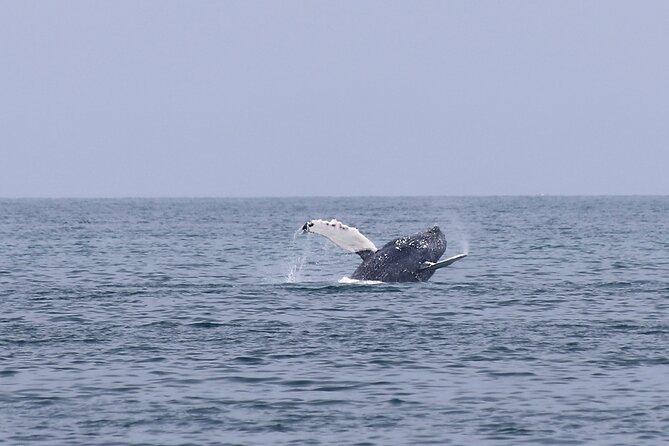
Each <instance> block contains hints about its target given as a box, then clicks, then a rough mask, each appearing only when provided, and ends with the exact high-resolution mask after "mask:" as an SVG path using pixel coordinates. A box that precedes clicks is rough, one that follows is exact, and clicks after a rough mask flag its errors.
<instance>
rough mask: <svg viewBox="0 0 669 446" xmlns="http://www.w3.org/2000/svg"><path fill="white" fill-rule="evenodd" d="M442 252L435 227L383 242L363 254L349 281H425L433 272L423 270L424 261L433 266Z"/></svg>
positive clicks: (443, 240) (441, 237) (442, 240)
mask: <svg viewBox="0 0 669 446" xmlns="http://www.w3.org/2000/svg"><path fill="white" fill-rule="evenodd" d="M444 251H446V236H445V235H444V233H443V232H441V229H439V227H438V226H433V227H432V228H430V229H428V230H427V231H423V232H417V233H416V234H412V235H409V236H407V237H400V238H398V239H395V240H393V241H391V242H388V243H386V244H385V245H384V246H383V247H382V248H381V249H379V250H378V251H376V252H374V253H370V252H369V251H367V252H368V253H369V254H368V255H365V254H364V253H359V254H360V256H361V257H363V259H364V260H363V262H362V264H361V265H360V266H359V267H358V268H357V269H356V270H355V271H354V272H353V274H352V275H351V279H356V280H377V281H381V282H425V281H427V280H429V279H430V277H432V274H434V270H424V269H422V268H423V267H424V262H433V263H436V262H437V261H439V258H441V256H442V255H443V254H444Z"/></svg>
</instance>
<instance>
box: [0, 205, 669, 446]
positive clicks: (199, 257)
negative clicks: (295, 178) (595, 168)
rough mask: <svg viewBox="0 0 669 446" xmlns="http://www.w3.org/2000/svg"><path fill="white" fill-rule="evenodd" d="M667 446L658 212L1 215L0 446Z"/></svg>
mask: <svg viewBox="0 0 669 446" xmlns="http://www.w3.org/2000/svg"><path fill="white" fill-rule="evenodd" d="M332 217H336V218H338V219H340V220H342V221H344V222H345V223H348V224H351V225H354V226H356V227H358V228H359V229H360V230H361V231H362V232H363V233H364V234H365V235H367V236H368V237H369V238H370V239H371V240H373V241H374V242H375V243H376V244H377V245H381V244H383V243H385V242H386V241H389V240H391V239H392V238H394V237H398V236H402V235H407V234H409V233H412V232H416V231H418V230H421V229H423V228H425V227H427V226H430V225H432V224H434V223H437V224H439V225H440V226H441V227H442V229H443V230H444V232H445V233H446V236H447V238H448V239H449V247H448V249H447V252H446V255H453V254H456V253H458V252H461V251H463V250H467V251H468V252H469V257H467V258H466V259H464V260H461V261H460V262H458V263H456V264H454V265H452V266H450V267H448V268H446V269H443V270H440V271H438V272H437V273H436V274H435V275H434V277H433V278H432V280H431V281H430V282H428V283H423V284H381V285H355V284H341V283H339V279H341V278H342V277H343V276H346V275H349V274H350V273H351V272H352V271H353V270H354V269H355V267H356V266H357V264H358V263H359V260H358V258H357V256H355V255H352V254H347V253H345V252H343V251H341V250H339V248H337V247H336V246H334V245H332V244H331V243H330V242H329V241H327V240H325V239H322V238H319V237H318V236H315V235H297V236H295V231H296V230H297V229H298V228H299V227H300V226H301V225H302V224H303V223H304V222H305V221H306V220H307V219H310V218H332ZM668 441H669V198H667V197H657V198H653V197H648V198H643V197H629V198H552V197H536V198H421V199H416V198H411V199H409V198H383V199H365V198H357V199H343V198H337V199H334V198H332V199H249V200H246V199H202V200H5V201H0V443H3V444H9V445H27V444H68V445H75V444H86V445H90V444H124V445H125V444H162V445H180V444H197V445H205V444H300V445H301V444H342V443H343V444H383V445H385V444H504V445H517V444H523V443H525V444H602V445H604V444H606V445H613V444H620V445H630V444H635V445H642V444H646V445H658V444H662V443H666V442H668Z"/></svg>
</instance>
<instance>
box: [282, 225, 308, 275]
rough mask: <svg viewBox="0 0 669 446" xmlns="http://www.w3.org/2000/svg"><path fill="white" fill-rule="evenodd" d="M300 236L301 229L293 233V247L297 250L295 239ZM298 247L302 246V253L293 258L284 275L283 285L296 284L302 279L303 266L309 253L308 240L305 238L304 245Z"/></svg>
mask: <svg viewBox="0 0 669 446" xmlns="http://www.w3.org/2000/svg"><path fill="white" fill-rule="evenodd" d="M300 234H302V229H298V230H297V231H295V234H293V247H294V248H295V249H297V245H298V241H297V238H298V236H299V235H300ZM300 245H301V246H302V251H301V252H300V253H298V254H296V255H295V256H294V257H293V259H292V261H291V266H290V268H289V270H288V273H287V274H286V279H285V283H296V282H300V281H301V279H302V270H303V269H304V265H305V264H306V263H307V258H308V256H309V254H310V253H311V240H309V238H308V237H307V239H306V240H305V241H304V243H300Z"/></svg>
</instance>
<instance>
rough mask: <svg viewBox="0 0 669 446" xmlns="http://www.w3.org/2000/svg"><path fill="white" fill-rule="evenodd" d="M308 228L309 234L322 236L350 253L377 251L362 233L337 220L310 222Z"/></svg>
mask: <svg viewBox="0 0 669 446" xmlns="http://www.w3.org/2000/svg"><path fill="white" fill-rule="evenodd" d="M306 226H307V231H308V232H313V233H315V234H320V235H322V236H323V237H325V238H327V239H329V240H330V241H332V242H333V243H334V244H335V245H337V246H339V247H340V248H342V249H344V250H346V251H348V252H360V251H372V252H375V251H376V246H374V243H372V242H371V241H370V240H369V239H368V238H367V237H365V236H364V235H362V234H361V233H360V231H358V230H357V229H356V228H354V227H352V226H346V225H345V224H343V223H342V222H340V221H337V220H335V219H332V220H330V221H326V220H310V221H308V222H307V224H306Z"/></svg>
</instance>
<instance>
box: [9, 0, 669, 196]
mask: <svg viewBox="0 0 669 446" xmlns="http://www.w3.org/2000/svg"><path fill="white" fill-rule="evenodd" d="M0 64H1V65H0V67H1V69H0V197H27V196H30V197H128V196H133V197H134V196H139V197H141V196H179V197H183V196H295V195H306V196H312V195H338V196H341V195H482V194H483V195H498V194H513V195H516V194H523V195H524V194H541V193H544V194H568V195H571V194H669V173H668V172H667V170H669V2H667V1H610V0H605V1H575V0H574V1H553V2H549V1H482V2H479V1H471V0H466V1H434V2H432V1H404V2H391V1H378V2H376V1H343V2H342V1H332V2H324V1H299V2H294V1H267V2H265V1H215V2H205V1H179V2H170V1H153V2H148V1H144V2H142V1H125V2H120V1H73V0H68V1H41V0H40V1H25V0H20V1H19V0H12V1H1V0H0Z"/></svg>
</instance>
